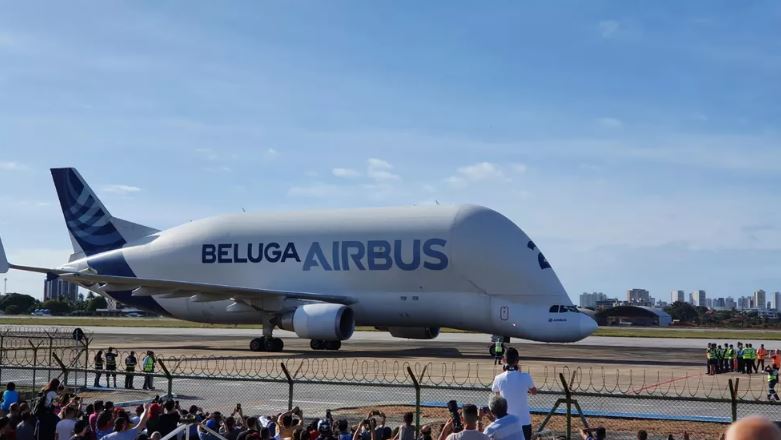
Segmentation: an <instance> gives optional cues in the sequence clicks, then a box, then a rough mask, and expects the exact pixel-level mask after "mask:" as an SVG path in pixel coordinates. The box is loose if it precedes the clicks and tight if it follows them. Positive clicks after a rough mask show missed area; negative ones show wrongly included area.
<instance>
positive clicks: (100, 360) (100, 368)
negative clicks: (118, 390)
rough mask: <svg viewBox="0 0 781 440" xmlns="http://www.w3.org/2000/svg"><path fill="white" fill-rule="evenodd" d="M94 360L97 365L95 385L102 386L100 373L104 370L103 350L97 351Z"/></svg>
mask: <svg viewBox="0 0 781 440" xmlns="http://www.w3.org/2000/svg"><path fill="white" fill-rule="evenodd" d="M92 362H93V364H94V366H95V383H94V384H93V385H95V387H96V388H100V375H101V374H102V371H103V350H98V352H97V353H95V357H94V358H93V359H92ZM106 377H108V376H106Z"/></svg>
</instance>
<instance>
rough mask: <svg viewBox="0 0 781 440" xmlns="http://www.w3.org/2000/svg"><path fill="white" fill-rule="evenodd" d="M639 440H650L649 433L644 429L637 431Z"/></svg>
mask: <svg viewBox="0 0 781 440" xmlns="http://www.w3.org/2000/svg"><path fill="white" fill-rule="evenodd" d="M637 440H648V433H647V432H645V430H643V429H641V430H639V431H637Z"/></svg>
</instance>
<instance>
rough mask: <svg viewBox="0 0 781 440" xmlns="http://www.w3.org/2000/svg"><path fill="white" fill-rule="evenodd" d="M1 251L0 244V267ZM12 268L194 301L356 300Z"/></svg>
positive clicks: (138, 293) (108, 288)
mask: <svg viewBox="0 0 781 440" xmlns="http://www.w3.org/2000/svg"><path fill="white" fill-rule="evenodd" d="M2 260H4V255H2V244H0V270H2V268H3V266H2V263H3V261H2ZM8 267H9V268H11V269H17V270H23V271H28V272H40V273H51V274H55V275H57V276H59V277H60V278H62V279H63V280H65V281H68V282H71V283H77V284H81V285H83V286H94V285H96V284H99V285H101V286H100V287H99V289H100V290H103V291H107V292H109V291H118V290H132V291H133V295H134V296H159V297H162V298H181V297H192V298H193V300H194V301H197V302H208V301H222V300H252V299H258V298H259V297H261V296H275V297H281V298H290V299H302V300H308V301H321V302H327V303H334V304H344V305H350V304H354V303H355V302H356V300H355V299H353V298H351V297H349V296H342V295H329V294H322V293H314V292H296V291H287V290H274V289H261V288H254V287H239V286H229V285H224V284H210V283H195V282H190V281H177V280H163V279H151V278H135V277H121V276H114V275H99V274H93V273H88V272H69V271H65V270H59V269H49V268H44V267H31V266H18V265H15V264H8Z"/></svg>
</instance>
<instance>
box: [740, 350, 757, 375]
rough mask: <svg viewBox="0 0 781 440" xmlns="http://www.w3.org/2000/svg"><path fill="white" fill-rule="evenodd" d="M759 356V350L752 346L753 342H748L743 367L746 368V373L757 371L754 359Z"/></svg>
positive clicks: (744, 352)
mask: <svg viewBox="0 0 781 440" xmlns="http://www.w3.org/2000/svg"><path fill="white" fill-rule="evenodd" d="M756 358H757V352H756V351H755V350H754V347H752V346H751V344H746V348H745V349H743V368H745V370H746V371H744V373H746V374H751V373H755V372H756V371H754V370H755V367H756V365H754V359H756Z"/></svg>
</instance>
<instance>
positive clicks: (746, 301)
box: [738, 296, 753, 310]
mask: <svg viewBox="0 0 781 440" xmlns="http://www.w3.org/2000/svg"><path fill="white" fill-rule="evenodd" d="M752 301H753V298H750V297H748V296H741V297H740V298H738V310H748V309H750V308H751V302H752Z"/></svg>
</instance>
